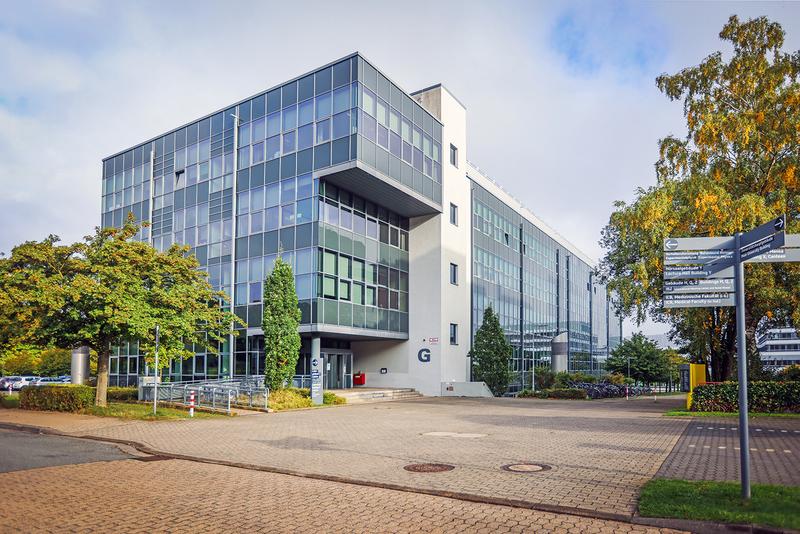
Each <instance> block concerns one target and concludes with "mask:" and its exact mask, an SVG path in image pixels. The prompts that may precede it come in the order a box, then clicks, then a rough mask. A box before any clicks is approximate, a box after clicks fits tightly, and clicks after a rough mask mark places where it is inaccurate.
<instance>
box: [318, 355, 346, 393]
mask: <svg viewBox="0 0 800 534" xmlns="http://www.w3.org/2000/svg"><path fill="white" fill-rule="evenodd" d="M322 357H323V361H324V364H325V372H324V373H323V375H322V378H323V384H322V387H323V388H324V389H344V388H352V387H353V353H352V352H338V351H337V352H324V353H322Z"/></svg>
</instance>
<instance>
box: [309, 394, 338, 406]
mask: <svg viewBox="0 0 800 534" xmlns="http://www.w3.org/2000/svg"><path fill="white" fill-rule="evenodd" d="M309 396H310V394H309ZM322 402H323V404H347V399H345V398H344V397H340V396H339V395H337V394H335V393H334V392H333V391H323V392H322Z"/></svg>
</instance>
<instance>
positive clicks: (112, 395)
mask: <svg viewBox="0 0 800 534" xmlns="http://www.w3.org/2000/svg"><path fill="white" fill-rule="evenodd" d="M92 389H94V388H92ZM138 400H139V390H138V389H137V388H135V387H132V388H122V387H110V388H108V401H109V402H111V401H116V402H136V401H138Z"/></svg>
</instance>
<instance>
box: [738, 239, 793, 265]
mask: <svg viewBox="0 0 800 534" xmlns="http://www.w3.org/2000/svg"><path fill="white" fill-rule="evenodd" d="M786 237H789V236H786ZM793 261H800V248H785V247H782V248H776V249H774V250H771V251H769V252H767V253H766V254H762V255H760V256H756V257H755V258H750V259H749V260H747V263H772V262H781V263H782V262H793Z"/></svg>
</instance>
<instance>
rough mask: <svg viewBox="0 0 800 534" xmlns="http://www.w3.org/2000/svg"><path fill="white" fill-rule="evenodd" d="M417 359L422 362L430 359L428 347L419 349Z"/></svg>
mask: <svg viewBox="0 0 800 534" xmlns="http://www.w3.org/2000/svg"><path fill="white" fill-rule="evenodd" d="M417 359H418V360H419V361H421V362H422V363H428V362H429V361H431V350H430V349H419V352H418V353H417Z"/></svg>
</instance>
